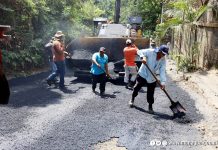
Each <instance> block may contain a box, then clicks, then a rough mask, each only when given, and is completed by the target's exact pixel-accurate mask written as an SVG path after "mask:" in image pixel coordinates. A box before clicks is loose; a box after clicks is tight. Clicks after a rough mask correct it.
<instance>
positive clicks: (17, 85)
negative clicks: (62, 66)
mask: <svg viewBox="0 0 218 150" xmlns="http://www.w3.org/2000/svg"><path fill="white" fill-rule="evenodd" d="M47 75H48V73H41V74H37V75H34V76H30V77H26V78H18V79H13V80H10V82H9V83H10V87H11V97H10V102H9V104H8V105H1V106H0V114H1V115H0V149H1V150H3V149H4V150H30V149H31V150H42V149H43V150H60V149H61V150H63V149H64V150H65V149H66V150H74V149H75V150H80V149H84V150H86V149H94V146H93V145H94V144H96V143H98V142H104V141H106V140H109V139H110V138H113V137H117V138H119V141H118V145H119V146H124V147H126V148H127V149H129V150H145V149H166V150H169V149H170V150H175V149H196V150H198V149H200V148H202V146H195V145H194V146H193V144H191V145H190V144H189V145H188V144H187V143H184V142H195V141H203V139H202V135H201V134H200V132H199V131H198V130H197V129H196V128H194V126H193V124H195V123H198V122H199V121H200V120H201V119H203V118H202V115H201V114H199V113H198V111H197V109H196V107H195V104H194V100H193V98H194V97H193V95H189V94H188V93H186V92H185V91H184V90H183V89H181V88H180V87H178V86H177V85H176V83H175V82H172V81H171V79H170V78H168V83H167V88H166V89H167V91H168V92H169V94H170V95H171V96H172V99H174V100H175V101H179V102H180V103H181V104H182V105H184V107H185V108H186V109H187V110H188V111H187V114H186V116H185V117H183V118H180V119H178V118H177V119H172V112H171V110H170V109H169V106H170V102H169V100H168V98H167V97H166V96H165V94H164V93H163V92H162V91H161V90H160V89H159V88H156V93H155V103H154V111H155V113H154V114H149V113H148V111H147V108H148V104H147V102H146V87H143V90H141V91H140V93H139V95H138V96H137V98H136V100H135V105H136V107H135V108H129V106H128V101H129V99H130V97H131V90H128V89H126V88H125V87H124V86H123V85H122V84H119V83H117V84H116V85H115V84H112V83H110V82H108V83H107V85H106V95H105V96H104V97H101V96H99V94H98V93H97V94H94V93H92V90H91V83H90V79H89V78H83V79H77V78H75V77H72V75H71V74H70V73H69V74H68V75H67V76H66V78H65V84H66V87H67V89H66V90H62V91H61V90H60V89H58V88H57V87H55V86H51V87H49V86H48V85H47V84H46V82H45V78H46V77H47ZM154 141H156V142H157V143H156V144H155V145H153V143H152V142H154ZM159 142H162V143H161V144H160V143H159Z"/></svg>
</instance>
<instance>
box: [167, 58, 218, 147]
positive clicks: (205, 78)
mask: <svg viewBox="0 0 218 150" xmlns="http://www.w3.org/2000/svg"><path fill="white" fill-rule="evenodd" d="M167 74H168V75H169V76H170V78H172V80H173V81H174V82H175V83H176V84H178V85H179V86H181V87H183V89H184V90H186V92H188V93H190V94H193V93H197V94H198V99H195V105H196V107H197V108H198V110H199V113H201V114H203V116H204V119H202V120H201V122H199V123H197V124H194V125H193V126H195V127H196V128H197V129H198V130H199V131H200V132H201V134H202V137H203V138H204V139H205V141H207V142H210V141H217V139H218V70H209V71H197V72H193V73H182V72H177V69H176V65H175V62H174V61H173V60H168V64H167ZM213 148H215V149H218V145H216V146H215V147H214V146H212V147H211V149H213Z"/></svg>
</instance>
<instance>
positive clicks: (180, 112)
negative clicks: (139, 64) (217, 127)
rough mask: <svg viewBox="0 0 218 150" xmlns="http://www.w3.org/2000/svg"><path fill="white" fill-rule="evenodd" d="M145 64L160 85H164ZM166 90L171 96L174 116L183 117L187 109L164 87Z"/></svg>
mask: <svg viewBox="0 0 218 150" xmlns="http://www.w3.org/2000/svg"><path fill="white" fill-rule="evenodd" d="M145 66H146V67H147V68H148V70H149V72H150V73H151V74H152V76H153V77H154V78H155V80H156V81H157V83H158V85H159V86H160V87H162V85H161V83H160V81H159V80H158V79H157V77H156V76H155V75H154V73H153V72H152V71H151V69H150V68H149V67H148V65H147V64H145ZM162 90H163V91H164V93H165V94H166V95H167V97H168V98H169V100H170V102H171V106H170V109H171V110H172V112H173V116H174V118H176V117H179V118H180V117H182V116H184V115H185V111H186V109H185V108H184V107H183V106H182V105H181V104H180V103H179V102H174V101H173V100H172V99H171V97H170V96H169V94H168V93H167V91H166V90H165V89H162Z"/></svg>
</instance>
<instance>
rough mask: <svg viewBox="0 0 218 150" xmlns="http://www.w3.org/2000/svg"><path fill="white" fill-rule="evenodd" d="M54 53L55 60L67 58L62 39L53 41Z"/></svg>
mask: <svg viewBox="0 0 218 150" xmlns="http://www.w3.org/2000/svg"><path fill="white" fill-rule="evenodd" d="M52 53H53V60H54V61H63V60H64V59H65V58H64V46H63V44H61V42H60V41H58V40H55V41H54V42H53V48H52Z"/></svg>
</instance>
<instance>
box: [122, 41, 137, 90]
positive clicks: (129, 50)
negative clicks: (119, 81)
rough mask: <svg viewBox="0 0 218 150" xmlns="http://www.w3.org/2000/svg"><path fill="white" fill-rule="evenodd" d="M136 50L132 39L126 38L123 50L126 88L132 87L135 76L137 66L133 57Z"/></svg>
mask: <svg viewBox="0 0 218 150" xmlns="http://www.w3.org/2000/svg"><path fill="white" fill-rule="evenodd" d="M137 51H138V48H137V47H136V46H135V45H134V44H132V41H131V40H130V39H127V40H126V47H125V48H124V50H123V53H124V69H125V76H124V82H125V83H126V88H131V89H132V88H133V86H134V84H135V80H136V76H137V66H136V63H135V58H136V56H137ZM130 75H131V78H130ZM129 78H130V79H129Z"/></svg>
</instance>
